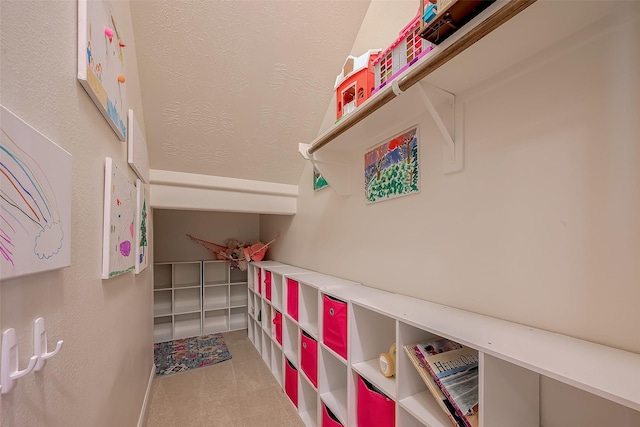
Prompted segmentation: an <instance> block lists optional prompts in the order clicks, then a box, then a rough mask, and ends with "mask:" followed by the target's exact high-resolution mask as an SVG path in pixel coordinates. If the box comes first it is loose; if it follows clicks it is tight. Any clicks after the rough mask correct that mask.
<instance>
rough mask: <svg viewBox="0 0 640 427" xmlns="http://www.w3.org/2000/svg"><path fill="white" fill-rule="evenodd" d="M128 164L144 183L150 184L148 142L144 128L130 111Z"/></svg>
mask: <svg viewBox="0 0 640 427" xmlns="http://www.w3.org/2000/svg"><path fill="white" fill-rule="evenodd" d="M128 139H129V141H128V145H129V152H128V162H129V166H131V169H133V171H134V172H135V173H136V175H138V178H140V179H141V180H142V182H144V183H148V182H149V160H148V157H147V141H146V140H145V139H144V134H143V133H142V128H141V127H140V125H139V124H138V121H137V120H136V117H135V115H134V114H133V110H129V136H128Z"/></svg>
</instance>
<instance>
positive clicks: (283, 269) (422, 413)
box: [248, 261, 640, 427]
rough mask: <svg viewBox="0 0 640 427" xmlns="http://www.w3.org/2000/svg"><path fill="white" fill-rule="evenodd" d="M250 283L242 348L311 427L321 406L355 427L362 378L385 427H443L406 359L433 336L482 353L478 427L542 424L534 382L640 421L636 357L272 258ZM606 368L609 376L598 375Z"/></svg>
mask: <svg viewBox="0 0 640 427" xmlns="http://www.w3.org/2000/svg"><path fill="white" fill-rule="evenodd" d="M269 275H270V277H271V279H270V280H271V284H270V286H271V287H272V289H271V290H270V291H269V295H270V298H267V286H269V285H268V282H269V280H268V279H267V280H266V281H265V277H267V276H269ZM248 280H249V290H248V298H249V305H250V306H252V307H254V310H249V315H248V322H249V327H248V334H249V339H250V340H251V342H252V343H253V344H254V346H255V348H256V350H257V351H258V352H259V353H260V354H261V355H262V359H263V360H264V362H265V363H266V364H267V366H268V367H269V369H270V370H271V372H272V374H273V375H274V377H275V378H276V380H277V381H278V383H279V384H280V385H281V386H282V387H283V390H284V391H285V392H286V393H287V394H288V395H289V396H290V400H291V401H292V404H294V406H295V407H296V408H297V411H298V414H299V415H300V417H301V419H302V420H303V422H304V424H305V425H306V426H308V427H310V426H321V425H322V416H323V411H325V409H324V408H328V409H329V410H330V412H331V413H332V414H333V416H334V419H337V420H338V422H339V423H340V424H342V425H343V426H349V427H355V426H357V425H358V419H357V417H358V415H357V414H358V404H359V403H358V402H359V400H358V381H359V378H363V379H364V380H366V381H367V382H369V383H371V384H372V385H373V386H374V387H376V388H377V389H378V390H380V391H381V392H382V393H383V394H384V395H385V396H386V398H387V399H388V400H389V401H391V402H392V406H393V408H394V411H395V412H394V415H393V417H394V420H395V421H394V424H393V425H395V426H398V427H424V426H429V427H450V425H451V424H450V422H449V420H448V419H447V417H446V416H445V414H444V413H443V411H442V410H441V408H440V407H439V406H438V404H437V403H436V401H435V399H434V398H433V396H432V395H431V393H430V392H429V391H428V389H427V388H426V385H425V384H424V382H423V380H422V378H421V377H420V376H419V375H418V373H417V372H416V370H415V367H414V366H413V364H412V363H411V361H410V360H409V358H408V356H407V355H406V353H405V352H404V350H403V346H404V345H407V344H413V343H415V342H419V341H423V340H426V339H433V338H439V337H443V338H448V339H452V340H454V341H457V342H459V343H461V344H463V345H466V346H468V347H471V348H473V349H476V350H478V352H479V359H480V363H479V384H478V386H479V407H480V409H479V427H513V426H515V425H517V426H519V427H534V426H539V425H540V423H541V419H540V406H541V403H540V393H541V390H540V382H541V376H544V377H548V378H552V379H554V380H557V381H560V382H562V383H565V384H568V385H570V386H572V387H575V388H576V389H579V390H584V391H587V392H589V393H592V394H593V395H595V396H599V397H600V398H602V399H605V400H608V401H611V402H615V403H616V404H618V405H620V410H623V409H624V407H626V408H629V409H626V410H629V411H638V412H640V383H639V382H637V381H628V378H629V375H630V373H632V372H640V355H639V354H635V353H630V352H626V351H623V350H619V349H614V348H610V347H606V346H602V345H599V344H594V343H590V342H586V341H583V340H578V339H575V338H571V337H568V336H564V335H561V334H556V333H551V332H547V331H543V330H540V329H536V328H531V327H528V326H525V325H520V324H516V323H512V322H508V321H504V320H499V319H495V318H492V317H488V316H484V315H480V314H476V313H472V312H469V311H464V310H460V309H455V308H452V307H448V306H444V305H440V304H436V303H432V302H429V301H425V300H421V299H417V298H412V297H409V296H404V295H399V294H394V293H390V292H386V291H381V290H378V289H374V288H370V287H367V286H364V285H362V284H359V283H357V282H353V281H349V280H345V279H341V278H338V277H334V276H330V275H326V274H322V273H318V272H314V271H310V270H304V269H300V268H297V267H294V266H290V265H286V264H282V263H277V262H273V261H267V262H258V263H251V264H250V266H249V274H248ZM276 288H277V289H276ZM292 290H295V291H296V292H292ZM275 295H280V296H281V297H280V296H278V297H275ZM276 298H277V299H279V300H278V302H277V303H276ZM280 298H281V299H280ZM290 301H291V302H290ZM276 304H278V308H276ZM333 304H338V306H334V305H333ZM340 304H343V307H344V308H346V309H347V313H348V316H347V318H346V319H345V320H340V319H336V318H332V317H331V316H333V314H328V313H330V311H329V310H327V307H329V308H330V309H333V308H334V307H335V311H334V312H335V313H338V312H339V311H340V308H339V305H340ZM294 308H297V311H296V310H294ZM255 309H258V310H259V311H256V310H255ZM275 312H278V313H280V314H281V316H282V317H281V319H282V321H281V327H282V328H283V329H282V333H281V335H279V333H278V332H277V327H278V326H277V322H276V323H275V324H274V322H273V320H274V318H275V317H274V314H273V313H275ZM334 312H331V313H334ZM265 313H267V317H266V319H268V321H264V319H265V317H264V316H265ZM336 316H337V314H336ZM343 321H346V322H347V324H346V325H344V331H346V335H345V336H342V335H341V334H337V335H335V334H329V333H328V332H327V331H326V329H330V330H331V331H336V330H340V329H341V328H342V324H341V322H343ZM335 322H338V323H335ZM279 336H281V338H279V339H278V337H279ZM341 339H343V340H344V341H343V342H342V343H341V342H340V340H341ZM336 340H337V341H336ZM393 343H395V344H396V346H397V354H396V374H395V376H394V377H390V378H388V377H386V376H384V375H383V374H382V373H381V372H380V370H379V367H378V356H379V354H380V353H383V352H386V351H388V349H389V347H390V345H391V344H393ZM316 345H317V346H316ZM549 349H553V351H550V350H549ZM603 360H606V361H607V365H608V366H609V368H608V369H606V370H603V369H597V367H598V366H600V365H601V364H602V363H603ZM292 382H293V383H294V384H295V385H296V386H295V388H294V389H293V390H294V391H295V393H294V391H292V386H291V383H292ZM294 394H295V396H294ZM294 402H295V403H294ZM634 417H637V419H640V413H638V414H636V415H633V416H632V417H631V418H632V419H634V420H635V419H636V418H634ZM332 425H333V424H332Z"/></svg>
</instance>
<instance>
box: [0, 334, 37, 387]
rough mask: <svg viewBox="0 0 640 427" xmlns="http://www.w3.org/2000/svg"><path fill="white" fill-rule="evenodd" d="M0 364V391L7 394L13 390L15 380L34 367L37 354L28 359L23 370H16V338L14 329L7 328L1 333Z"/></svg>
mask: <svg viewBox="0 0 640 427" xmlns="http://www.w3.org/2000/svg"><path fill="white" fill-rule="evenodd" d="M1 357H2V362H1V363H2V366H1V367H0V383H2V389H1V390H0V393H2V394H7V393H9V392H10V391H11V390H13V386H14V385H15V383H16V380H17V379H18V378H20V377H23V376H25V375H27V374H28V373H29V372H31V371H32V370H33V368H35V366H36V363H37V362H38V356H37V355H33V356H31V358H30V359H29V364H28V365H27V367H26V368H25V369H23V370H21V371H20V370H18V343H17V340H16V330H15V329H13V328H9V329H7V330H6V331H4V332H3V333H2V356H1Z"/></svg>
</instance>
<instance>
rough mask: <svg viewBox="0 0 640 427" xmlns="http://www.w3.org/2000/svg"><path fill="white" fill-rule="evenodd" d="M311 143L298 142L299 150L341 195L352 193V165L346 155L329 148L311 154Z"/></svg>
mask: <svg viewBox="0 0 640 427" xmlns="http://www.w3.org/2000/svg"><path fill="white" fill-rule="evenodd" d="M309 148H311V144H302V143H300V144H298V151H299V152H300V154H301V155H302V157H304V158H305V159H306V160H309V161H310V162H311V163H312V164H313V165H314V166H315V167H316V168H317V169H318V171H319V172H320V174H321V175H322V176H323V177H324V179H326V180H327V182H328V183H329V186H330V187H331V188H333V190H334V191H335V192H336V193H338V194H339V195H340V196H350V195H351V167H350V166H349V163H348V159H345V155H344V154H342V153H340V152H337V151H333V150H330V149H327V148H323V149H322V150H321V151H316V152H315V153H313V154H309Z"/></svg>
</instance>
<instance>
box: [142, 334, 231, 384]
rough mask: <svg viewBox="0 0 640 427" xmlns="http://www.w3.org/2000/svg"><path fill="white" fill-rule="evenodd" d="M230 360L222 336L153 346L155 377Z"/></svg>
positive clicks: (185, 339) (217, 335) (167, 342)
mask: <svg viewBox="0 0 640 427" xmlns="http://www.w3.org/2000/svg"><path fill="white" fill-rule="evenodd" d="M229 359H231V353H230V352H229V349H228V348H227V344H226V343H225V342H224V338H223V337H222V334H211V335H202V336H200V337H193V338H184V339H181V340H173V341H165V342H160V343H156V344H154V345H153V360H154V362H155V364H156V377H161V376H164V375H171V374H176V373H178V372H184V371H186V370H189V369H195V368H201V367H203V366H209V365H214V364H216V363H219V362H223V361H225V360H229Z"/></svg>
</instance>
